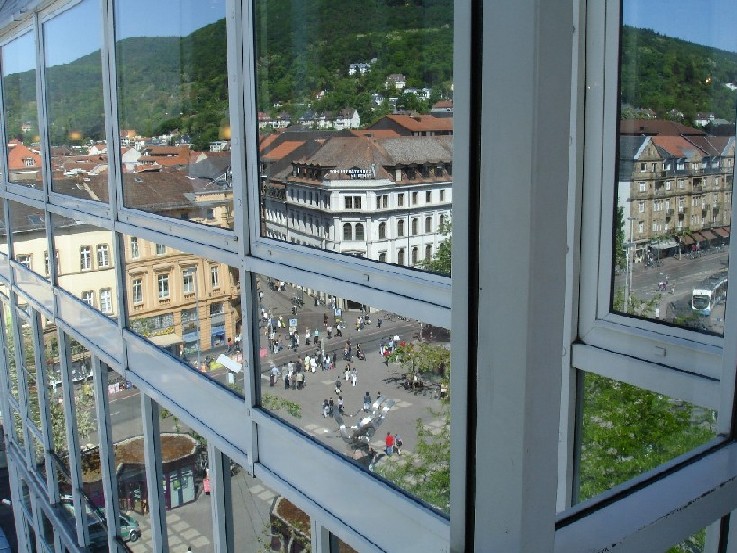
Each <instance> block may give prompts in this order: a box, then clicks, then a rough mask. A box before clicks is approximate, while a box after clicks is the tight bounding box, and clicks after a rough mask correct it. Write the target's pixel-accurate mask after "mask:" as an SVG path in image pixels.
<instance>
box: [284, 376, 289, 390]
mask: <svg viewBox="0 0 737 553" xmlns="http://www.w3.org/2000/svg"><path fill="white" fill-rule="evenodd" d="M284 389H285V390H288V389H289V373H288V372H287V373H284Z"/></svg>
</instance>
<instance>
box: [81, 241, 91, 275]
mask: <svg viewBox="0 0 737 553" xmlns="http://www.w3.org/2000/svg"><path fill="white" fill-rule="evenodd" d="M79 269H80V271H90V270H92V246H80V247H79Z"/></svg>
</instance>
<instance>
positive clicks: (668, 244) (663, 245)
mask: <svg viewBox="0 0 737 553" xmlns="http://www.w3.org/2000/svg"><path fill="white" fill-rule="evenodd" d="M676 246H678V242H676V241H675V240H673V239H670V240H663V241H661V242H653V243H652V244H650V247H651V248H653V249H654V250H669V249H671V248H675V247H676Z"/></svg>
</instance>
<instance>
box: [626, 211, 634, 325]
mask: <svg viewBox="0 0 737 553" xmlns="http://www.w3.org/2000/svg"><path fill="white" fill-rule="evenodd" d="M627 220H628V221H629V222H630V232H629V237H628V238H629V239H628V240H627V258H626V261H627V264H626V270H627V273H626V274H625V275H624V311H625V313H629V304H630V293H631V290H632V268H633V267H632V265H633V264H634V260H633V259H631V257H632V244H633V240H632V238H633V236H632V224H633V222H634V220H635V217H627Z"/></svg>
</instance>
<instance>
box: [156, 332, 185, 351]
mask: <svg viewBox="0 0 737 553" xmlns="http://www.w3.org/2000/svg"><path fill="white" fill-rule="evenodd" d="M148 339H149V340H151V342H153V344H154V345H155V346H158V347H160V348H168V347H169V346H173V345H174V344H181V343H182V337H181V336H179V334H174V333H171V334H161V335H160V336H149V337H148Z"/></svg>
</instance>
